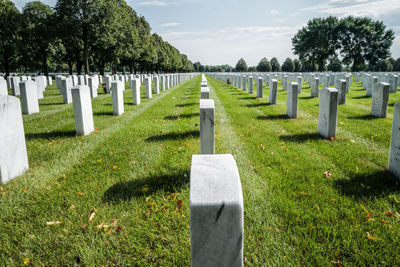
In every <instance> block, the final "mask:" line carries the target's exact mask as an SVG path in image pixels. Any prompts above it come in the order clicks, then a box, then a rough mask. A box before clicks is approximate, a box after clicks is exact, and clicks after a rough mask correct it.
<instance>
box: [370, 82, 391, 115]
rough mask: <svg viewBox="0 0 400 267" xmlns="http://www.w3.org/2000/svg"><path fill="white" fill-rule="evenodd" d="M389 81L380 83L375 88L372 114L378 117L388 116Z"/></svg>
mask: <svg viewBox="0 0 400 267" xmlns="http://www.w3.org/2000/svg"><path fill="white" fill-rule="evenodd" d="M389 87H390V84H388V83H378V84H376V85H375V86H374V88H373V94H372V104H371V115H372V116H374V117H377V118H386V115H387V109H388V104H389Z"/></svg>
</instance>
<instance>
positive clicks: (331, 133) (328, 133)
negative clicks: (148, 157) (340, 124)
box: [318, 88, 339, 138]
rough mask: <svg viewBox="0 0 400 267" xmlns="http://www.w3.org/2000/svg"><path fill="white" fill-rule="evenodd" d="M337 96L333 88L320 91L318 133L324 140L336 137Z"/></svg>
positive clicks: (336, 91) (337, 93)
mask: <svg viewBox="0 0 400 267" xmlns="http://www.w3.org/2000/svg"><path fill="white" fill-rule="evenodd" d="M338 95H339V92H338V90H336V89H335V88H324V89H322V90H321V95H320V99H319V113H318V133H319V134H320V135H321V136H322V137H324V138H331V137H336V126H337V114H338Z"/></svg>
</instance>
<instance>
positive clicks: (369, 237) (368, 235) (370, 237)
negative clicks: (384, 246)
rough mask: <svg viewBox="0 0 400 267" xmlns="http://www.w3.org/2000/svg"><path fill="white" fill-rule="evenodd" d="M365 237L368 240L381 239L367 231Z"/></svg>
mask: <svg viewBox="0 0 400 267" xmlns="http://www.w3.org/2000/svg"><path fill="white" fill-rule="evenodd" d="M367 238H368V239H369V240H373V241H378V240H381V239H380V238H379V237H374V236H371V235H370V234H369V233H368V232H367Z"/></svg>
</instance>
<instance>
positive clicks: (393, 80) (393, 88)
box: [389, 75, 399, 93]
mask: <svg viewBox="0 0 400 267" xmlns="http://www.w3.org/2000/svg"><path fill="white" fill-rule="evenodd" d="M389 80H390V93H397V86H398V83H399V76H397V75H390V78H389Z"/></svg>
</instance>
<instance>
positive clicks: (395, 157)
mask: <svg viewBox="0 0 400 267" xmlns="http://www.w3.org/2000/svg"><path fill="white" fill-rule="evenodd" d="M388 170H389V171H390V172H391V173H393V175H394V176H395V177H396V178H397V179H398V180H400V102H398V103H396V104H395V105H394V110H393V124H392V137H391V140H390V153H389V168H388Z"/></svg>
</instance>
